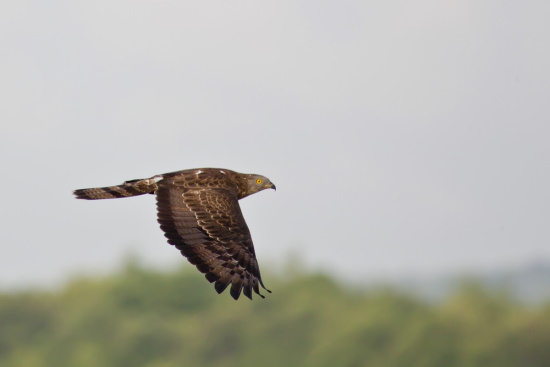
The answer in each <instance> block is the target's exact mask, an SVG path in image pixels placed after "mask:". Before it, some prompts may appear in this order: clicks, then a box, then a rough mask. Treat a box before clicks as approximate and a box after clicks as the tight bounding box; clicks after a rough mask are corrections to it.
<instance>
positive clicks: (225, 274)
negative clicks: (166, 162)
mask: <svg viewBox="0 0 550 367" xmlns="http://www.w3.org/2000/svg"><path fill="white" fill-rule="evenodd" d="M264 189H275V185H274V184H273V183H272V182H271V181H270V180H269V179H268V178H266V177H264V176H260V175H256V174H244V173H238V172H234V171H231V170H228V169H220V168H199V169H189V170H183V171H176V172H170V173H165V174H162V175H156V176H153V177H151V178H146V179H138V180H130V181H126V182H124V183H123V184H122V185H118V186H109V187H99V188H90V189H80V190H75V191H74V194H75V195H76V197H77V199H86V200H96V199H113V198H124V197H128V196H138V195H143V194H154V195H156V198H157V210H158V222H159V224H160V228H161V229H162V230H163V231H164V236H165V237H166V238H167V239H168V243H169V244H171V245H174V246H175V247H176V248H177V249H178V250H180V252H181V253H182V254H183V256H185V257H186V258H187V260H188V261H189V262H190V263H191V264H193V265H195V266H196V267H197V269H198V270H199V271H200V272H202V273H204V274H205V277H206V279H207V280H208V281H209V282H210V283H214V286H215V289H216V291H217V292H218V293H222V292H223V291H224V290H225V289H226V288H227V287H228V286H229V285H231V288H230V293H231V296H232V297H233V298H234V299H238V298H239V296H240V294H241V291H242V292H243V293H244V295H245V296H247V297H248V298H250V299H252V291H254V292H255V293H256V294H258V295H259V296H260V297H262V298H265V297H264V296H263V295H262V294H261V293H260V291H259V285H261V286H262V288H263V289H265V290H266V291H268V292H269V293H271V291H269V290H268V289H267V288H265V286H264V284H263V282H262V277H261V276H260V268H259V266H258V261H257V260H256V254H255V252H254V245H253V244H252V238H251V236H250V231H249V230H248V226H247V225H246V222H245V220H244V217H243V214H242V212H241V208H240V206H239V203H238V200H240V199H242V198H244V197H247V196H249V195H252V194H255V193H257V192H259V191H262V190H264Z"/></svg>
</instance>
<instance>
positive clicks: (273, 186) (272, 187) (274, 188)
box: [269, 182, 277, 191]
mask: <svg viewBox="0 0 550 367" xmlns="http://www.w3.org/2000/svg"><path fill="white" fill-rule="evenodd" d="M269 188H270V189H273V190H275V191H277V188H276V187H275V184H274V183H273V182H270V186H269Z"/></svg>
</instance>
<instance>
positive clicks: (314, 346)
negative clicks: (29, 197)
mask: <svg viewBox="0 0 550 367" xmlns="http://www.w3.org/2000/svg"><path fill="white" fill-rule="evenodd" d="M265 278H267V279H266V280H268V282H267V283H268V286H269V288H271V289H272V290H273V294H270V295H267V299H265V300H262V299H260V298H259V297H258V298H256V299H255V300H254V301H250V300H248V299H245V298H242V299H240V300H239V301H234V300H233V299H231V297H230V296H229V294H225V293H224V294H222V295H217V294H216V293H215V292H214V290H213V287H212V285H210V284H209V283H208V282H207V281H206V280H205V279H204V278H203V277H202V275H200V274H198V273H197V272H196V271H195V270H194V269H191V268H190V267H185V268H183V269H181V270H178V271H174V272H165V273H163V272H157V271H151V270H145V269H143V268H141V267H139V266H135V265H131V266H128V267H127V268H126V269H125V270H124V271H123V272H121V273H120V274H116V275H112V276H109V277H107V278H102V279H91V280H90V279H80V280H75V281H72V282H71V283H70V284H68V285H67V286H66V287H65V288H64V289H63V290H61V291H57V292H53V291H52V292H38V291H32V292H30V291H29V292H24V293H21V292H19V293H4V294H0V366H2V367H21V366H25V367H39V366H48V367H63V366H67V367H98V366H101V367H110V366H113V367H115V366H116V367H124V366H132V367H140V366H147V367H175V366H178V367H179V366H192V367H196V366H220V367H222V366H223V367H232V366H235V367H237V366H239V367H247V366H250V367H257V366H262V367H271V366H272V367H281V366H311V367H323V366H330V367H347V366H350V367H351V366H376V367H385V366H391V367H401V366H402V367H415V366H418V367H430V366H433V367H452V366H464V367H466V366H468V367H475V366H480V367H488V366H499V367H507V366H510V367H512V366H513V367H517V366H522V367H535V366H540V367H543V366H544V367H547V366H550V304H547V305H545V306H537V307H529V306H525V305H522V304H519V303H517V302H514V301H513V300H511V299H510V298H508V297H506V296H505V295H503V294H501V293H498V292H491V291H487V290H484V289H482V288H480V287H478V286H475V285H469V286H465V287H463V288H462V289H460V290H457V291H456V292H455V293H454V295H453V296H451V297H449V298H448V299H447V300H445V301H444V302H440V303H437V304H433V303H428V302H424V301H421V300H419V299H417V298H415V297H412V296H406V295H403V294H400V293H399V292H396V291H391V290H378V291H368V292H367V291H365V292H359V291H357V290H352V289H349V288H346V287H344V286H342V285H340V284H338V283H336V282H335V281H333V280H332V279H330V278H329V277H327V276H323V275H311V274H310V275H303V274H302V275H294V276H292V277H290V278H288V279H281V278H277V277H275V276H273V275H270V274H268V275H267V276H265Z"/></svg>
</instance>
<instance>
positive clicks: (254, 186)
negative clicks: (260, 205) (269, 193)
mask: <svg viewBox="0 0 550 367" xmlns="http://www.w3.org/2000/svg"><path fill="white" fill-rule="evenodd" d="M246 188H247V190H246V191H247V193H246V196H248V195H252V194H255V193H257V192H258V191H262V190H265V189H273V190H276V187H275V184H274V183H273V182H271V180H270V179H269V178H267V177H264V176H260V175H248V178H247V181H246Z"/></svg>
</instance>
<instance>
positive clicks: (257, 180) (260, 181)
mask: <svg viewBox="0 0 550 367" xmlns="http://www.w3.org/2000/svg"><path fill="white" fill-rule="evenodd" d="M262 182H264V181H263V180H262V179H261V178H258V179H256V183H257V184H258V185H261V184H262Z"/></svg>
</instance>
